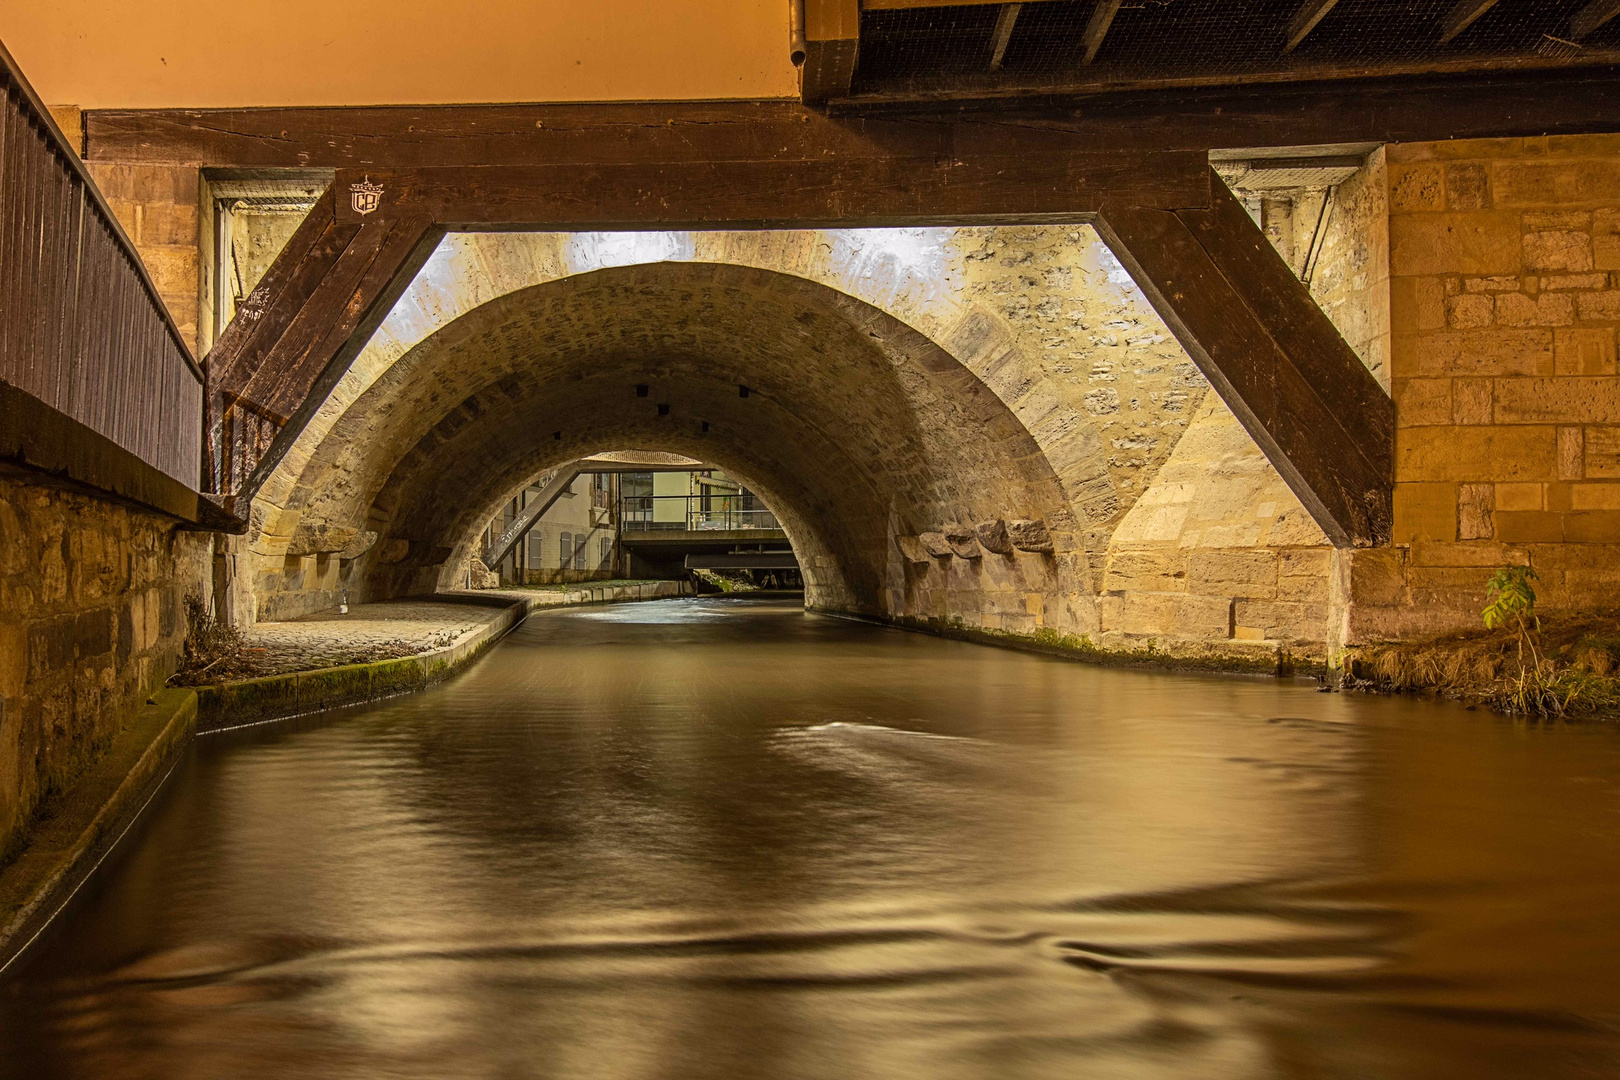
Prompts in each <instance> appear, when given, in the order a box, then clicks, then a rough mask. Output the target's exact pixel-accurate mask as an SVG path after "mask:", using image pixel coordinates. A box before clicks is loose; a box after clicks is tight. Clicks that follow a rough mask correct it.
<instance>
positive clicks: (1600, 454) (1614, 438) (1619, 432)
mask: <svg viewBox="0 0 1620 1080" xmlns="http://www.w3.org/2000/svg"><path fill="white" fill-rule="evenodd" d="M1581 473H1583V474H1584V476H1586V478H1588V479H1620V427H1588V429H1586V447H1584V452H1583V470H1581Z"/></svg>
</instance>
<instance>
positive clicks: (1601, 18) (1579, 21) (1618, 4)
mask: <svg viewBox="0 0 1620 1080" xmlns="http://www.w3.org/2000/svg"><path fill="white" fill-rule="evenodd" d="M1616 15H1620V0H1592V2H1591V3H1590V4H1587V5H1586V6H1585V7H1583V8H1581V10H1579V11H1577V12H1576V13H1575V15H1574V17H1573V18H1571V19H1570V20H1569V36H1570V37H1572V38H1574V39H1575V40H1576V41H1579V40H1581V38H1583V37H1585V36H1586V35H1588V34H1590V33H1591V32H1592V31H1594V30H1596V29H1597V28H1598V27H1600V26H1602V25H1603V24H1604V23H1606V22H1608V21H1609V20H1610V19H1612V18H1614V17H1615V16H1616Z"/></svg>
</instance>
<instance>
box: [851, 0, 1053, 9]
mask: <svg viewBox="0 0 1620 1080" xmlns="http://www.w3.org/2000/svg"><path fill="white" fill-rule="evenodd" d="M1023 2H1024V3H1026V4H1039V3H1043V2H1044V0H1023ZM984 3H985V0H861V10H862V11H915V10H918V9H920V8H942V7H970V6H979V7H982V6H983V5H984Z"/></svg>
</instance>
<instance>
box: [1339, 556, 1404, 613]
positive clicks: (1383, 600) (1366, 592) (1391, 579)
mask: <svg viewBox="0 0 1620 1080" xmlns="http://www.w3.org/2000/svg"><path fill="white" fill-rule="evenodd" d="M1348 556H1349V561H1350V585H1349V589H1348V592H1349V598H1350V602H1351V603H1352V604H1358V605H1360V604H1364V605H1368V606H1372V607H1391V606H1394V605H1396V604H1400V603H1403V602H1404V601H1405V599H1406V566H1407V564H1406V556H1405V555H1404V554H1403V553H1402V552H1401V551H1400V550H1399V549H1396V548H1371V549H1364V550H1360V551H1351V552H1349V553H1348Z"/></svg>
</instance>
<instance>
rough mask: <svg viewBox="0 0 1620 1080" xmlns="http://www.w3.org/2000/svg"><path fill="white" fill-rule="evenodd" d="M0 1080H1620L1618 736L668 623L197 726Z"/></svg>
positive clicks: (1384, 703)
mask: <svg viewBox="0 0 1620 1080" xmlns="http://www.w3.org/2000/svg"><path fill="white" fill-rule="evenodd" d="M104 870H105V871H106V873H105V874H104V875H103V876H102V877H100V878H99V879H98V881H97V883H96V885H95V887H94V888H93V889H92V891H91V893H90V895H88V896H87V897H85V898H84V900H83V902H82V903H80V904H79V905H78V906H77V907H76V909H75V910H74V911H73V912H71V913H70V915H69V917H68V918H67V919H66V920H65V921H64V922H63V923H62V924H61V925H60V926H59V928H58V930H57V931H56V933H55V934H54V936H53V937H52V938H51V940H50V941H49V942H48V943H47V945H46V946H45V947H44V948H43V949H42V950H40V952H39V953H38V955H37V956H36V957H35V958H34V959H33V960H32V962H31V963H30V964H29V965H28V966H27V967H26V968H25V969H24V970H23V971H22V972H21V973H20V974H19V975H17V976H15V977H13V978H11V979H10V980H9V981H8V982H7V983H5V984H3V985H0V1076H5V1077H8V1078H9V1077H19V1078H21V1077H26V1078H29V1080H42V1078H49V1077H86V1078H89V1077H94V1078H97V1080H120V1078H137V1077H138V1078H143V1080H144V1078H151V1080H191V1078H196V1080H204V1078H206V1080H219V1078H230V1080H244V1078H258V1077H276V1078H282V1077H288V1078H294V1077H295V1078H299V1080H326V1078H333V1080H336V1078H372V1077H390V1078H391V1077H413V1078H414V1077H422V1078H433V1080H439V1078H446V1080H457V1078H463V1077H465V1078H479V1080H484V1078H497V1080H506V1078H522V1077H562V1078H599V1077H600V1078H614V1080H631V1078H635V1080H643V1078H645V1080H678V1078H685V1077H704V1078H711V1077H712V1078H725V1080H733V1078H736V1080H742V1078H754V1077H758V1078H783V1080H787V1078H798V1077H817V1078H838V1080H865V1078H891V1077H892V1078H920V1080H955V1078H970V1077H972V1078H981V1077H984V1078H988V1077H996V1078H1002V1077H1007V1078H1012V1077H1043V1078H1044V1077H1051V1078H1059V1077H1061V1078H1064V1080H1076V1078H1085V1080H1093V1078H1115V1077H1118V1078H1131V1080H1149V1078H1159V1077H1178V1078H1179V1077H1187V1078H1197V1080H1214V1078H1225V1077H1234V1078H1249V1077H1313V1078H1314V1077H1345V1078H1355V1080H1368V1078H1406V1077H1448V1078H1450V1077H1465V1078H1484V1077H1513V1078H1515V1080H1524V1078H1532V1077H1534V1078H1541V1077H1600V1076H1601V1077H1614V1076H1617V1075H1620V730H1617V729H1616V728H1614V727H1611V726H1602V725H1588V726H1572V727H1546V728H1537V727H1531V726H1525V725H1523V724H1516V723H1513V722H1511V721H1507V720H1502V719H1498V718H1494V717H1492V716H1489V715H1487V714H1484V713H1471V712H1465V711H1463V710H1461V709H1454V708H1450V707H1444V706H1436V705H1426V704H1421V703H1416V702H1410V701H1399V700H1383V699H1372V698H1364V697H1355V696H1345V695H1339V694H1331V695H1330V694H1319V693H1316V692H1314V691H1313V690H1312V688H1311V687H1310V685H1308V684H1306V683H1303V682H1301V683H1279V682H1276V681H1274V680H1266V679H1252V680H1251V679H1240V678H1222V677H1204V676H1180V675H1166V674H1161V673H1150V672H1139V671H1114V670H1107V669H1100V668H1096V667H1090V666H1085V665H1081V664H1075V663H1068V662H1064V661H1058V660H1052V659H1047V658H1043V657H1038V656H1030V655H1025V654H1021V653H1016V652H1008V651H1001V650H997V649H990V648H984V647H980V646H974V645H968V644H960V643H955V642H949V641H942V640H937V639H934V638H929V637H924V636H919V635H912V634H906V633H901V632H898V631H893V630H886V629H880V628H875V627H871V626H865V625H860V624H855V623H850V622H844V621H840V620H836V619H831V618H826V617H821V616H814V615H806V614H804V613H803V612H801V611H799V610H798V609H797V608H795V607H792V606H790V605H788V604H786V603H782V602H775V601H753V602H749V601H734V600H730V601H728V600H685V601H665V602H658V603H648V604H641V605H631V606H624V607H616V608H605V609H594V610H584V609H578V610H574V611H566V612H553V613H548V614H543V615H537V616H535V617H534V618H532V619H530V620H529V622H528V623H527V624H526V625H525V626H524V627H523V628H521V629H520V630H519V631H517V632H516V633H514V634H513V635H511V636H510V637H509V638H507V640H506V641H505V642H504V643H503V644H501V645H500V646H499V647H497V648H496V649H494V650H493V651H492V652H491V653H490V654H488V655H487V656H486V657H485V658H484V659H482V660H481V661H480V662H479V663H478V664H477V665H476V666H475V667H473V668H472V669H471V670H469V671H468V672H467V673H466V674H464V675H462V676H461V677H459V678H457V679H455V680H453V681H451V682H450V683H448V684H446V685H443V686H440V687H438V688H435V689H433V690H430V691H428V692H426V693H422V694H418V695H414V696H410V697H403V698H397V699H394V700H391V701H387V702H383V703H380V704H377V705H374V706H369V707H365V708H358V709H352V710H347V711H345V712H341V713H335V714H328V715H326V716H322V717H319V718H312V719H309V720H306V721H295V722H291V723H288V724H281V725H269V726H265V727H261V728H257V729H252V730H248V731H242V732H236V733H231V734H225V735H216V736H209V737H206V738H204V739H202V740H200V741H199V743H198V745H197V748H196V750H195V751H194V753H193V756H192V760H190V761H189V762H188V763H187V764H186V765H185V766H184V767H183V768H182V769H181V770H180V771H179V773H178V774H177V775H176V776H175V778H174V780H173V781H172V786H171V787H170V789H169V791H168V793H167V794H166V795H165V797H164V798H163V799H162V800H161V803H160V804H159V805H158V806H157V807H156V808H155V810H154V812H153V813H152V815H151V817H150V819H149V821H148V822H147V824H146V825H145V826H144V827H143V828H142V830H141V831H140V833H139V835H138V836H137V837H132V838H131V841H130V842H129V843H128V844H127V846H126V849H125V850H124V851H123V852H122V853H121V855H120V856H119V857H118V858H117V859H116V860H115V861H114V862H112V863H110V864H109V865H108V866H107V867H104Z"/></svg>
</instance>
